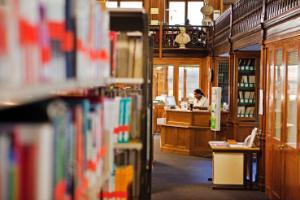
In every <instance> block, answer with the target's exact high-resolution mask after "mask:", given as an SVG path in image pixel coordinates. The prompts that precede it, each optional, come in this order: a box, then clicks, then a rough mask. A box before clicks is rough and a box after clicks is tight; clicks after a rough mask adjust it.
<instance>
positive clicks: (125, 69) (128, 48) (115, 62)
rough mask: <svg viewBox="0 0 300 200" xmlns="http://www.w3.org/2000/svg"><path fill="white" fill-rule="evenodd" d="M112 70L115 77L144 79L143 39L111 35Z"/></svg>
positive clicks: (133, 35)
mask: <svg viewBox="0 0 300 200" xmlns="http://www.w3.org/2000/svg"><path fill="white" fill-rule="evenodd" d="M111 42H112V43H111V44H112V45H111V55H112V59H111V68H112V69H111V70H112V75H113V76H114V77H130V78H143V71H144V70H143V64H144V63H143V52H144V50H143V37H142V36H139V34H137V35H135V34H132V35H130V33H127V32H119V33H116V32H112V33H111Z"/></svg>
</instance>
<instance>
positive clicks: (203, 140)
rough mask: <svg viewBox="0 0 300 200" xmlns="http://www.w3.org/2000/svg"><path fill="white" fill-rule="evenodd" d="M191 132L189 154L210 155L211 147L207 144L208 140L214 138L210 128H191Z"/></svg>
mask: <svg viewBox="0 0 300 200" xmlns="http://www.w3.org/2000/svg"><path fill="white" fill-rule="evenodd" d="M191 134H192V136H191V155H196V156H211V149H210V148H209V145H208V142H209V141H211V140H214V136H213V134H212V132H211V130H210V129H208V128H207V129H205V130H199V129H193V130H192V133H191Z"/></svg>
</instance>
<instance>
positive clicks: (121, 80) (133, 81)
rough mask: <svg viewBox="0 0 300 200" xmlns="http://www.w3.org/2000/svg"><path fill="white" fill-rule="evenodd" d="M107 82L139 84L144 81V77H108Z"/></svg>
mask: <svg viewBox="0 0 300 200" xmlns="http://www.w3.org/2000/svg"><path fill="white" fill-rule="evenodd" d="M106 83H107V84H128V85H139V84H143V83H144V79H143V78H108V79H107V80H106Z"/></svg>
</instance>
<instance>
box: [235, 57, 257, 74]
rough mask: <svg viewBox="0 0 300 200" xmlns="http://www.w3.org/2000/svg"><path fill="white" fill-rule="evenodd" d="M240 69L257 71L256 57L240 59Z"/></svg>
mask: <svg viewBox="0 0 300 200" xmlns="http://www.w3.org/2000/svg"><path fill="white" fill-rule="evenodd" d="M238 70H239V71H255V59H253V58H249V59H240V60H239V65H238Z"/></svg>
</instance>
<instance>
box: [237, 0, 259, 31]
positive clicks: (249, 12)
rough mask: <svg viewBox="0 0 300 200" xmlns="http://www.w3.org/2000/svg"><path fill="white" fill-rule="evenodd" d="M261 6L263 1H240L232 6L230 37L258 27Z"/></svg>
mask: <svg viewBox="0 0 300 200" xmlns="http://www.w3.org/2000/svg"><path fill="white" fill-rule="evenodd" d="M262 5H263V0H251V1H249V0H240V1H237V2H236V3H235V4H234V5H233V6H232V32H231V33H232V36H235V35H237V34H239V33H243V32H246V31H249V30H251V29H253V28H255V27H257V26H259V25H260V23H261V14H262Z"/></svg>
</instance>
